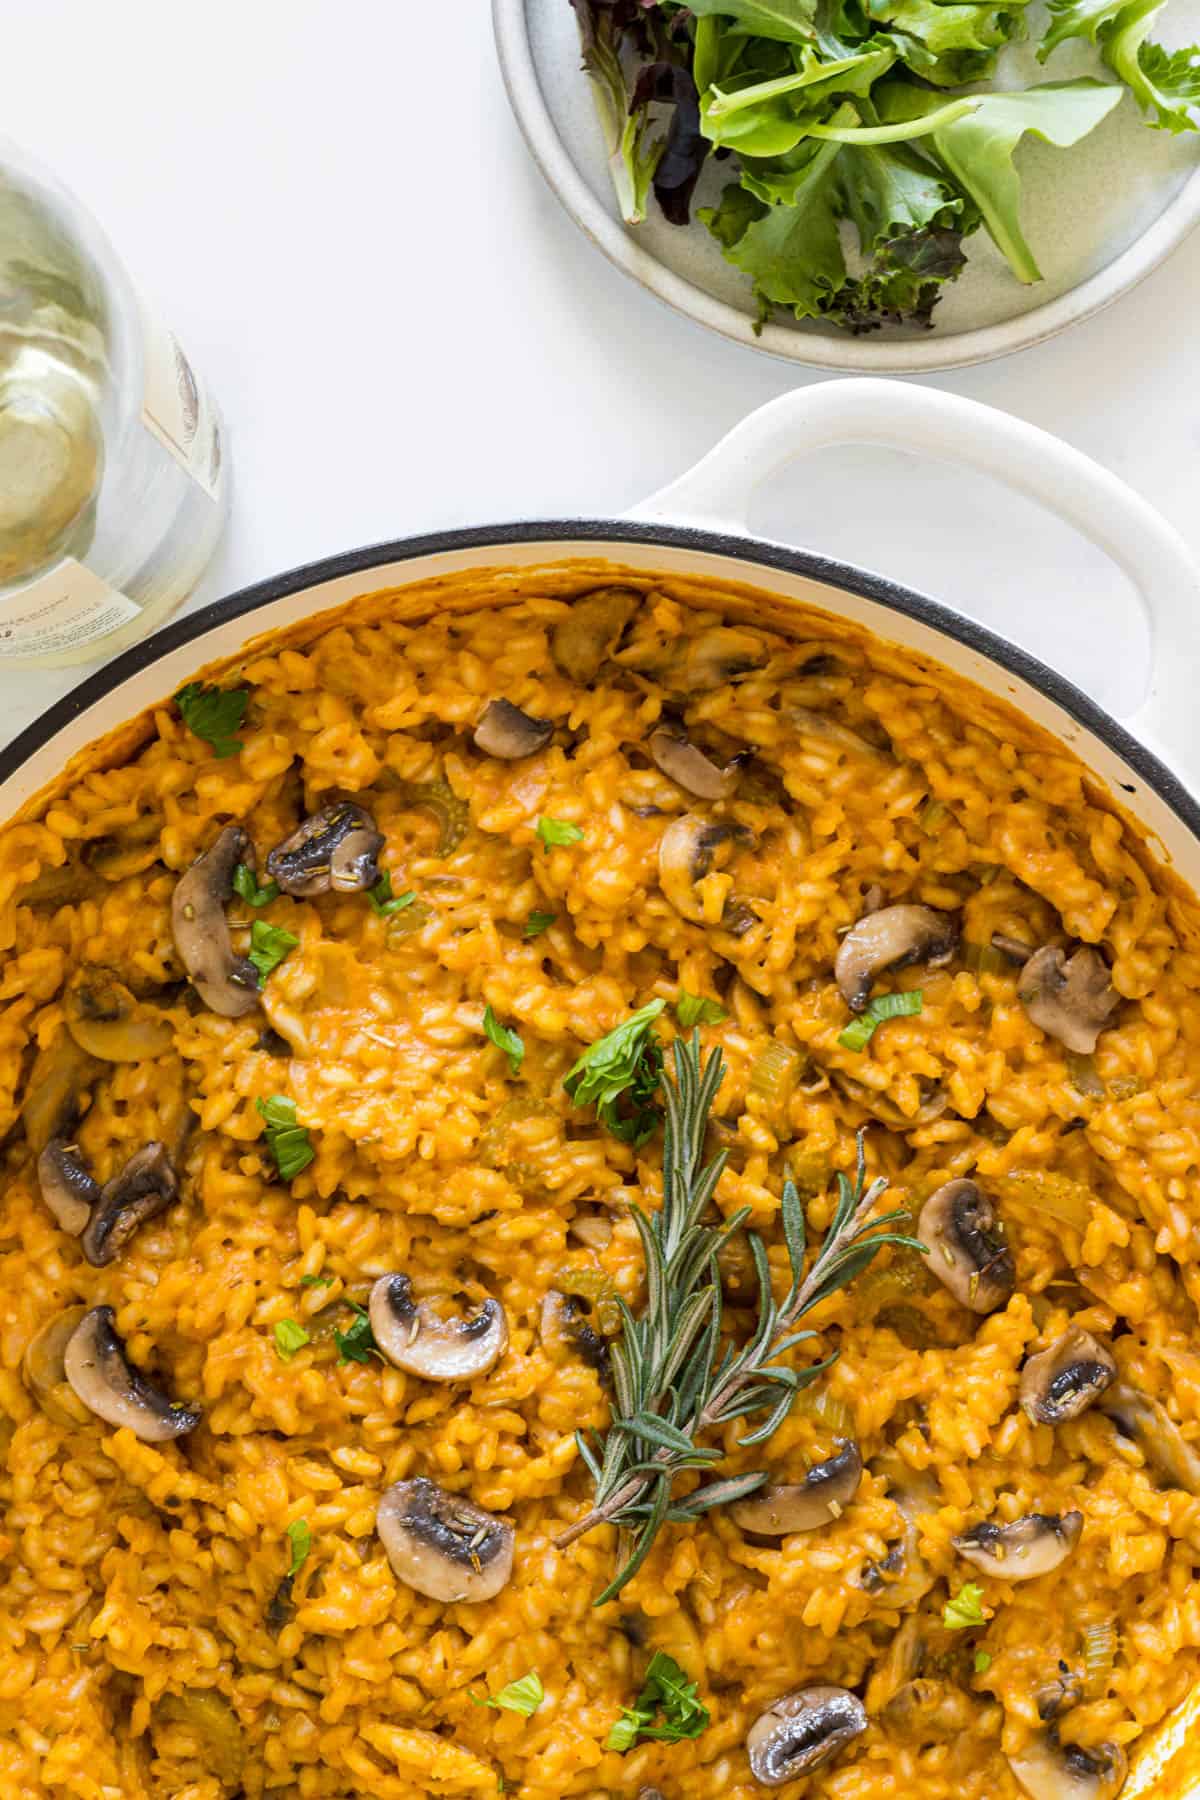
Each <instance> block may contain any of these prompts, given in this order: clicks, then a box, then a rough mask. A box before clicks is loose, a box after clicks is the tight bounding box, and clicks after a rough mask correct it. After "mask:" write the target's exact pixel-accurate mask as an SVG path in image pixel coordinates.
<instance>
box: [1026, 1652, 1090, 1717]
mask: <svg viewBox="0 0 1200 1800" xmlns="http://www.w3.org/2000/svg"><path fill="white" fill-rule="evenodd" d="M1082 1699H1083V1676H1082V1675H1081V1674H1080V1673H1079V1670H1078V1669H1072V1668H1071V1667H1070V1665H1069V1664H1068V1663H1065V1662H1062V1661H1060V1662H1059V1665H1058V1668H1057V1670H1056V1671H1055V1674H1054V1679H1053V1680H1052V1681H1047V1682H1045V1683H1044V1684H1043V1685H1042V1686H1041V1687H1040V1688H1039V1689H1038V1691H1037V1693H1036V1694H1035V1695H1034V1701H1035V1704H1036V1706H1037V1714H1038V1718H1039V1719H1040V1720H1041V1721H1042V1723H1043V1725H1049V1724H1051V1723H1052V1722H1053V1721H1054V1720H1055V1719H1061V1718H1062V1717H1063V1715H1064V1714H1065V1713H1069V1712H1070V1711H1071V1710H1072V1708H1073V1707H1076V1706H1078V1705H1079V1703H1080V1701H1081V1700H1082Z"/></svg>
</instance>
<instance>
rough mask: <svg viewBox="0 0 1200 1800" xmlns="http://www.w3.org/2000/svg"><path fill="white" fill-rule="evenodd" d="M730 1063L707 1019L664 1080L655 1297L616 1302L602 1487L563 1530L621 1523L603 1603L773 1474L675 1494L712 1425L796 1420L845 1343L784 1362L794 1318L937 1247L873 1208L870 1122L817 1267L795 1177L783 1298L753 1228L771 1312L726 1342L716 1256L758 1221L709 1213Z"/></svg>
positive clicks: (790, 1186)
mask: <svg viewBox="0 0 1200 1800" xmlns="http://www.w3.org/2000/svg"><path fill="white" fill-rule="evenodd" d="M722 1069H723V1063H722V1058H721V1052H720V1050H719V1049H714V1050H713V1051H712V1052H711V1054H710V1055H709V1056H708V1058H707V1060H705V1059H704V1058H702V1056H701V1053H700V1037H699V1033H698V1032H697V1033H694V1034H693V1036H692V1038H691V1041H690V1042H689V1043H686V1044H685V1043H683V1042H682V1041H678V1042H676V1044H675V1075H674V1079H673V1080H670V1079H668V1080H667V1081H665V1082H664V1084H663V1088H664V1100H665V1104H666V1124H665V1129H664V1134H663V1200H662V1206H661V1208H660V1209H659V1211H658V1212H657V1213H654V1214H647V1213H645V1212H644V1211H643V1210H642V1208H641V1207H638V1206H635V1207H634V1208H633V1218H634V1222H635V1224H636V1225H637V1229H638V1233H639V1235H640V1237H641V1240H642V1249H643V1253H644V1256H645V1263H646V1302H645V1305H644V1306H643V1308H642V1310H641V1312H640V1313H639V1314H638V1315H637V1316H636V1317H635V1316H634V1314H633V1313H632V1312H631V1311H630V1310H629V1308H628V1307H627V1306H626V1305H625V1304H624V1303H623V1302H622V1301H621V1300H619V1299H618V1301H617V1305H618V1306H619V1307H620V1311H621V1321H622V1328H623V1329H622V1337H621V1342H620V1343H619V1344H616V1345H614V1347H613V1352H612V1370H613V1386H614V1390H615V1391H614V1405H613V1417H612V1420H611V1422H610V1424H609V1427H608V1430H607V1432H606V1433H605V1434H604V1437H603V1439H602V1440H600V1439H595V1440H593V1442H592V1443H589V1442H588V1440H587V1438H585V1437H584V1435H583V1433H582V1432H577V1433H576V1442H577V1443H578V1445H579V1453H580V1455H581V1457H582V1458H583V1461H584V1463H585V1464H586V1466H587V1469H588V1471H589V1473H590V1475H591V1477H592V1481H593V1483H594V1486H595V1494H594V1497H593V1501H592V1505H591V1508H590V1509H589V1511H588V1512H587V1513H586V1514H585V1515H584V1517H583V1518H581V1519H578V1520H577V1521H576V1522H575V1523H574V1524H573V1525H571V1526H568V1528H567V1529H566V1530H565V1531H564V1532H562V1533H561V1534H560V1535H559V1536H558V1537H557V1538H556V1539H555V1542H556V1543H557V1544H558V1546H559V1547H560V1548H563V1547H565V1546H566V1545H568V1544H571V1543H574V1541H575V1539H576V1538H580V1537H583V1536H584V1534H585V1533H587V1532H589V1531H592V1530H594V1529H595V1528H596V1526H598V1525H605V1524H613V1525H617V1526H619V1527H621V1531H622V1557H621V1565H620V1567H619V1569H618V1571H617V1573H616V1575H615V1576H614V1577H613V1579H612V1581H611V1582H610V1583H609V1584H608V1586H607V1587H606V1588H605V1590H604V1592H603V1593H602V1594H601V1595H600V1597H599V1599H598V1600H597V1602H596V1604H597V1605H601V1604H602V1603H603V1602H604V1601H606V1600H611V1599H613V1598H614V1597H615V1596H616V1595H617V1594H619V1593H620V1591H621V1589H622V1588H623V1587H624V1586H625V1585H626V1583H627V1582H628V1581H630V1580H631V1579H632V1577H633V1576H634V1575H635V1574H636V1573H637V1570H638V1569H639V1568H640V1567H641V1565H642V1563H643V1562H644V1560H645V1558H646V1556H647V1555H648V1554H649V1551H650V1547H651V1545H652V1544H653V1543H654V1540H655V1538H656V1537H657V1535H658V1532H659V1530H660V1528H661V1527H662V1525H663V1524H664V1523H666V1522H667V1521H670V1520H688V1519H695V1518H697V1517H699V1515H700V1514H701V1513H703V1512H707V1511H708V1510H709V1508H710V1507H714V1506H725V1505H728V1504H729V1503H730V1502H731V1501H734V1500H740V1499H742V1498H743V1497H744V1496H745V1495H746V1494H750V1493H753V1492H754V1490H755V1489H756V1488H758V1487H761V1485H762V1484H763V1482H764V1481H765V1480H766V1479H767V1477H766V1473H765V1471H763V1470H759V1471H756V1472H754V1473H751V1474H746V1475H735V1476H731V1477H728V1478H726V1479H722V1480H717V1481H711V1482H708V1483H706V1484H705V1485H703V1486H701V1487H699V1488H697V1489H696V1491H695V1492H694V1493H691V1494H688V1495H687V1496H686V1497H685V1498H683V1499H676V1497H675V1491H674V1490H675V1485H676V1482H677V1479H678V1477H679V1476H680V1475H682V1474H683V1473H684V1471H685V1470H689V1469H697V1470H705V1469H711V1468H712V1466H713V1465H714V1464H716V1463H719V1462H720V1461H721V1459H722V1455H723V1452H722V1451H721V1450H720V1449H719V1448H717V1447H715V1446H712V1445H706V1444H704V1443H703V1442H702V1439H703V1437H704V1435H705V1433H706V1432H708V1431H710V1430H712V1429H713V1428H715V1427H719V1426H722V1425H725V1424H728V1423H729V1421H731V1420H733V1419H739V1418H746V1419H755V1420H756V1422H755V1423H754V1424H753V1426H752V1428H751V1429H750V1430H748V1431H747V1432H746V1434H745V1435H744V1436H743V1437H742V1438H740V1439H739V1440H738V1441H739V1443H740V1444H741V1445H750V1444H761V1443H764V1442H765V1441H766V1439H767V1438H769V1437H770V1436H771V1434H772V1432H774V1431H775V1430H776V1429H777V1428H778V1426H780V1425H781V1424H782V1423H783V1421H784V1419H785V1418H786V1417H787V1414H788V1412H789V1410H790V1409H791V1406H792V1402H793V1401H794V1399H795V1397H796V1395H797V1394H798V1393H799V1392H800V1390H801V1389H802V1388H806V1387H808V1386H809V1385H810V1384H811V1383H812V1382H814V1381H816V1380H817V1379H818V1377H819V1376H820V1375H821V1374H822V1373H823V1372H824V1371H825V1370H826V1369H828V1368H829V1366H830V1364H831V1363H833V1362H834V1361H835V1360H836V1352H835V1354H834V1356H830V1357H828V1358H826V1360H825V1361H824V1362H819V1363H812V1364H810V1365H809V1366H808V1367H807V1368H804V1369H794V1368H792V1367H790V1366H789V1365H788V1364H786V1363H781V1362H778V1361H776V1360H775V1359H776V1358H778V1357H780V1356H782V1355H783V1354H784V1352H785V1351H787V1350H790V1349H792V1348H794V1347H795V1346H796V1345H797V1344H800V1343H803V1342H805V1341H806V1340H807V1339H811V1338H813V1337H815V1336H816V1333H815V1332H813V1331H805V1330H800V1331H797V1330H795V1329H794V1327H795V1325H796V1324H797V1321H798V1320H800V1319H801V1318H802V1317H803V1316H804V1314H805V1313H807V1312H809V1311H811V1310H812V1308H813V1307H814V1306H817V1305H819V1304H820V1303H821V1301H823V1300H827V1299H828V1298H829V1296H830V1295H831V1294H835V1293H837V1291H838V1290H839V1288H843V1287H845V1286H846V1284H847V1282H849V1281H851V1280H852V1279H853V1278H854V1276H855V1275H857V1274H859V1273H861V1271H862V1270H863V1269H865V1268H866V1267H867V1265H868V1264H869V1263H870V1262H871V1261H872V1259H873V1258H874V1257H875V1255H876V1254H877V1253H878V1251H880V1250H881V1249H882V1248H883V1246H884V1245H885V1244H898V1245H903V1246H905V1247H906V1248H908V1249H911V1250H918V1251H923V1249H924V1246H923V1245H921V1244H919V1243H917V1242H916V1240H915V1239H913V1238H910V1237H905V1236H904V1235H903V1234H902V1233H900V1232H899V1231H898V1230H896V1229H895V1228H896V1227H897V1226H898V1225H900V1224H901V1223H902V1222H903V1221H906V1220H907V1218H908V1214H907V1213H905V1212H903V1211H894V1212H889V1213H883V1214H881V1215H880V1216H879V1217H878V1218H872V1217H871V1215H872V1213H873V1212H874V1209H875V1206H876V1203H877V1202H878V1200H879V1198H880V1195H881V1194H882V1193H883V1192H884V1190H885V1188H886V1187H887V1182H886V1181H885V1180H883V1179H882V1178H880V1179H878V1180H875V1181H873V1182H871V1183H870V1185H869V1186H868V1185H867V1176H866V1156H865V1152H864V1149H863V1134H862V1133H861V1132H860V1133H859V1137H858V1166H857V1169H856V1172H855V1179H854V1181H853V1183H851V1182H850V1181H849V1180H848V1179H847V1178H846V1176H844V1175H841V1174H839V1176H838V1178H837V1183H838V1200H837V1205H836V1207H835V1209H834V1214H833V1218H832V1220H831V1222H830V1226H829V1230H828V1232H827V1233H826V1235H825V1239H824V1242H823V1243H822V1244H821V1246H820V1248H819V1250H817V1252H816V1254H815V1255H814V1257H813V1258H812V1263H811V1267H810V1268H809V1270H808V1273H807V1274H805V1272H804V1264H805V1257H806V1243H805V1224H804V1212H803V1209H802V1207H801V1205H800V1196H799V1194H798V1192H797V1190H796V1186H795V1183H794V1182H792V1181H791V1180H790V1179H789V1180H788V1181H786V1182H785V1183H784V1186H783V1194H782V1213H781V1221H782V1225H783V1234H784V1239H785V1242H786V1244H787V1252H788V1258H789V1261H790V1263H791V1269H792V1281H791V1286H790V1288H789V1289H788V1292H787V1294H786V1296H785V1297H784V1299H783V1301H782V1303H777V1302H776V1301H775V1299H774V1297H773V1295H772V1293H771V1277H770V1269H769V1266H768V1263H767V1253H766V1250H765V1249H764V1247H763V1244H762V1240H761V1239H760V1238H759V1237H757V1236H756V1235H755V1234H754V1233H750V1234H749V1240H750V1249H751V1252H752V1254H753V1257H754V1265H755V1271H756V1274H757V1277H758V1300H757V1307H758V1321H757V1325H756V1328H755V1331H754V1333H753V1335H752V1337H751V1338H750V1340H749V1342H748V1343H746V1344H743V1345H742V1346H741V1347H740V1348H738V1347H736V1346H735V1345H733V1344H728V1343H725V1344H723V1343H722V1334H721V1284H720V1279H719V1277H718V1273H717V1267H716V1256H717V1252H718V1250H720V1248H721V1246H722V1244H724V1243H725V1242H726V1241H727V1239H728V1238H729V1237H730V1236H731V1235H732V1234H733V1233H734V1232H735V1231H737V1230H738V1229H739V1228H740V1227H741V1226H742V1225H743V1224H744V1223H745V1220H746V1219H747V1217H748V1216H749V1213H750V1208H749V1207H742V1208H741V1209H740V1210H739V1211H737V1212H735V1213H734V1214H732V1216H731V1217H730V1218H728V1219H726V1220H725V1222H724V1223H723V1224H721V1225H706V1224H703V1223H702V1222H701V1221H702V1220H703V1218H704V1215H705V1212H706V1210H707V1209H708V1206H709V1203H710V1202H711V1200H712V1196H713V1192H714V1190H715V1188H716V1185H717V1182H718V1180H719V1179H720V1175H721V1171H722V1169H723V1168H724V1166H725V1153H724V1152H723V1151H722V1152H721V1153H720V1154H719V1155H717V1156H715V1157H714V1158H713V1159H712V1161H711V1162H709V1163H707V1164H704V1163H703V1162H702V1156H703V1145H704V1134H705V1129H706V1127H707V1124H708V1115H709V1112H710V1111H711V1109H712V1104H713V1101H714V1099H715V1097H716V1093H717V1089H718V1088H719V1086H720V1084H721V1075H722Z"/></svg>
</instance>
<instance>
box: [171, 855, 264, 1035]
mask: <svg viewBox="0 0 1200 1800" xmlns="http://www.w3.org/2000/svg"><path fill="white" fill-rule="evenodd" d="M252 859H253V851H252V849H251V845H250V839H249V836H248V835H247V833H246V832H245V831H243V829H242V827H241V826H240V825H227V826H226V827H225V829H224V831H222V833H221V835H220V836H219V837H218V838H217V840H216V842H215V843H214V844H213V845H212V846H211V848H210V849H208V850H206V851H205V852H204V854H203V855H202V856H198V857H197V858H196V861H195V862H194V863H193V864H192V866H191V868H190V869H188V870H186V871H185V873H184V874H183V875H181V876H180V878H179V880H178V881H177V882H176V884H175V894H174V897H173V899H172V901H171V929H172V931H173V932H174V934H175V948H176V949H177V950H178V952H179V955H180V959H181V961H182V963H183V966H184V968H185V969H186V970H187V972H188V975H189V976H190V977H191V981H192V985H193V986H194V987H195V989H196V992H197V993H198V994H199V996H200V998H201V999H202V1000H203V1002H204V1004H205V1006H207V1007H208V1008H209V1010H210V1011H212V1012H215V1013H220V1014H221V1015H222V1016H223V1017H224V1018H227V1019H239V1018H241V1017H242V1015H243V1014H244V1013H248V1012H252V1011H253V1010H254V1008H255V1007H256V1006H257V1005H258V970H257V969H256V968H255V966H254V964H253V963H252V962H251V961H250V960H249V958H247V957H244V956H235V955H234V953H233V945H232V944H231V942H230V939H229V923H228V920H227V919H226V917H225V907H226V905H227V903H228V901H229V899H230V896H231V895H232V893H233V872H234V870H235V869H236V868H237V866H238V864H239V863H250V862H251V861H252Z"/></svg>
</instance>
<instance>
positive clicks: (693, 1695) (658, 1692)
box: [604, 1650, 709, 1752]
mask: <svg viewBox="0 0 1200 1800" xmlns="http://www.w3.org/2000/svg"><path fill="white" fill-rule="evenodd" d="M660 1714H661V1719H659V1715H660ZM708 1722H709V1713H708V1708H707V1707H706V1706H705V1705H703V1704H702V1702H701V1701H700V1700H699V1699H698V1698H697V1692H696V1683H695V1682H694V1681H689V1680H688V1678H687V1674H686V1672H685V1671H684V1670H683V1669H681V1668H680V1666H679V1664H678V1663H677V1662H676V1661H675V1659H674V1657H672V1656H668V1655H667V1654H666V1652H665V1651H662V1650H658V1651H656V1652H655V1654H654V1655H653V1656H652V1657H651V1659H650V1666H649V1668H648V1669H647V1670H646V1679H645V1681H644V1682H643V1684H642V1691H641V1693H640V1694H639V1695H638V1697H637V1702H636V1704H635V1705H634V1706H626V1707H624V1708H623V1709H622V1712H621V1717H620V1718H619V1719H618V1720H617V1721H616V1722H615V1724H614V1725H613V1726H612V1727H611V1728H610V1730H609V1733H608V1736H607V1738H606V1739H605V1741H604V1747H605V1749H606V1750H619V1751H622V1752H624V1751H626V1750H631V1749H632V1748H633V1746H634V1744H636V1743H637V1741H638V1739H639V1738H661V1739H662V1740H663V1741H664V1742H665V1743H677V1742H678V1741H679V1740H680V1738H695V1737H699V1736H700V1733H701V1732H702V1731H704V1730H705V1728H706V1727H707V1725H708Z"/></svg>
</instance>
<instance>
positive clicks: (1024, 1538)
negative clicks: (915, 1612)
mask: <svg viewBox="0 0 1200 1800" xmlns="http://www.w3.org/2000/svg"><path fill="white" fill-rule="evenodd" d="M1082 1530H1083V1514H1082V1513H1081V1512H1068V1513H1036V1512H1035V1513H1026V1514H1025V1515H1024V1517H1023V1518H1020V1519H1015V1520H1014V1521H1013V1523H1012V1524H1011V1525H993V1524H991V1523H990V1522H989V1521H988V1520H986V1519H985V1520H984V1521H983V1522H982V1524H979V1525H972V1527H971V1529H970V1530H969V1531H964V1532H961V1533H960V1534H959V1536H958V1537H956V1538H955V1539H954V1540H953V1541H954V1548H955V1549H956V1550H957V1551H958V1554H959V1555H960V1556H961V1557H962V1559H963V1561H964V1562H969V1563H972V1564H973V1565H974V1566H975V1568H977V1569H982V1570H983V1572H984V1574H985V1575H997V1576H999V1577H1000V1579H1001V1580H1002V1581H1032V1580H1033V1578H1034V1576H1035V1575H1049V1574H1050V1572H1051V1570H1052V1569H1057V1567H1058V1565H1059V1564H1060V1563H1062V1562H1065V1561H1066V1560H1067V1558H1068V1556H1070V1554H1071V1552H1072V1550H1074V1548H1075V1546H1076V1544H1077V1543H1078V1542H1079V1534H1080V1532H1081V1531H1082Z"/></svg>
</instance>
